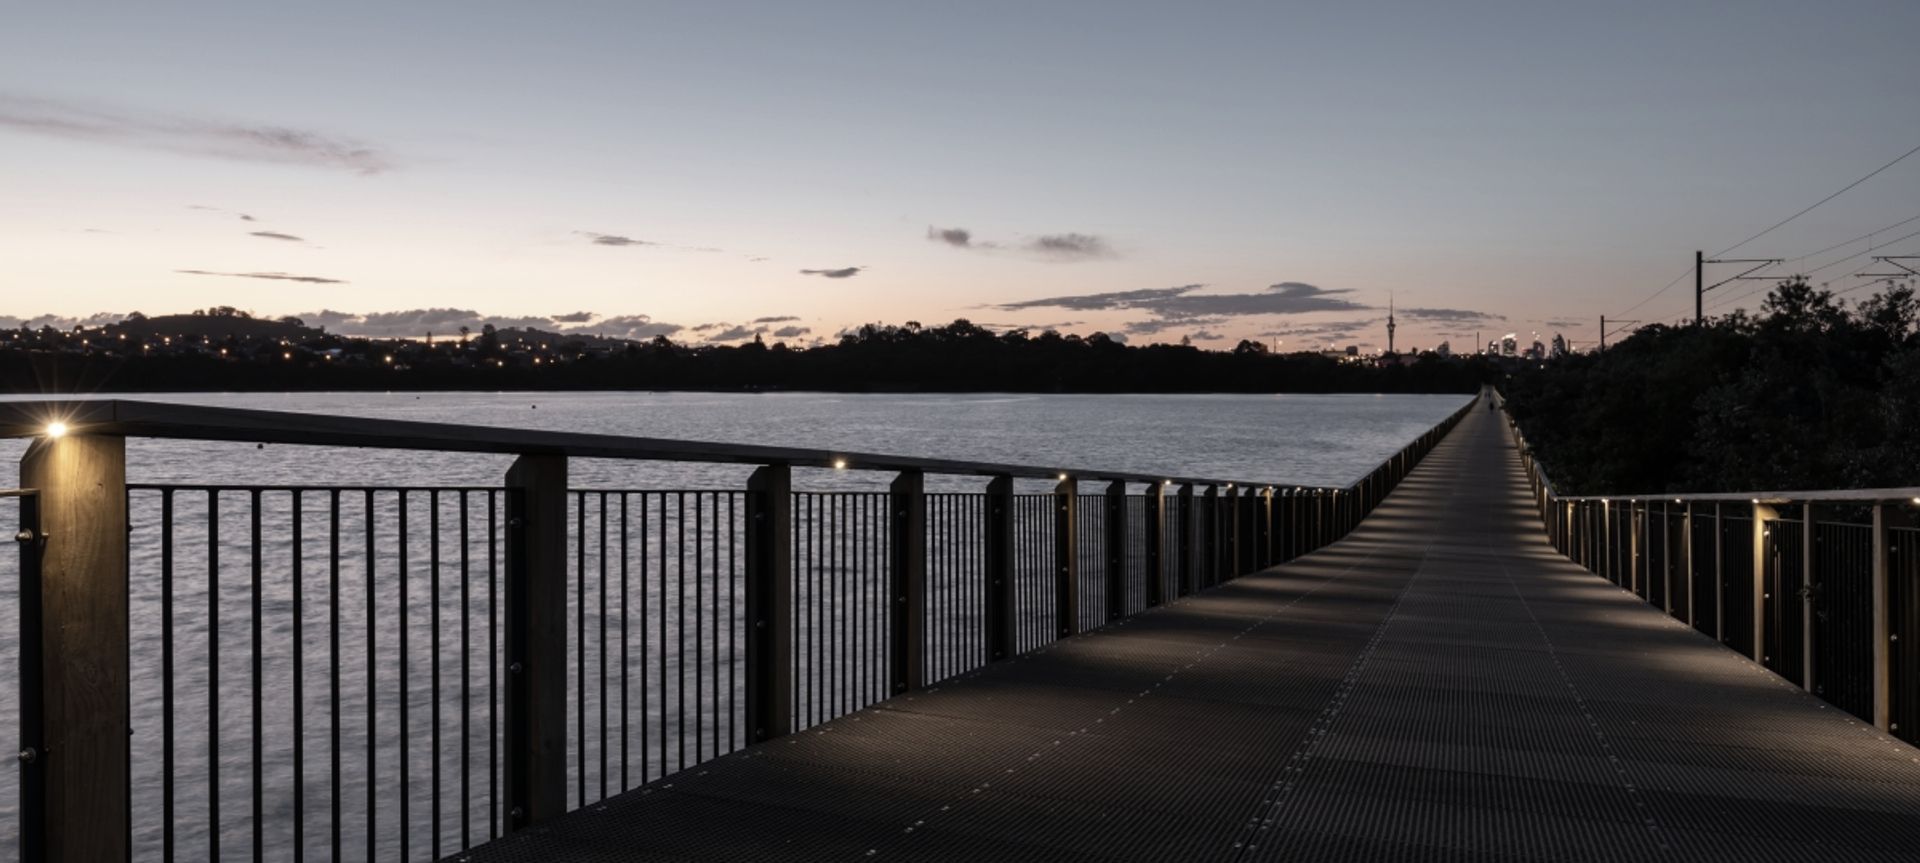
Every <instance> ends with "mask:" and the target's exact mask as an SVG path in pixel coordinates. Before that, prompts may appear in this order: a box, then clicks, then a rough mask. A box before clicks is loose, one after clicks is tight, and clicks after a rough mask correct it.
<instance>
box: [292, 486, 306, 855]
mask: <svg viewBox="0 0 1920 863" xmlns="http://www.w3.org/2000/svg"><path fill="white" fill-rule="evenodd" d="M291 496H292V499H293V500H292V505H293V509H292V513H291V518H292V519H293V537H292V542H293V560H292V561H291V563H292V573H291V575H292V579H291V588H292V590H293V711H292V713H293V716H292V717H291V718H292V720H293V859H294V863H300V861H302V860H305V859H306V857H307V841H306V836H307V770H306V763H307V762H306V749H307V732H306V713H307V710H306V707H307V702H306V678H307V666H306V662H305V654H306V644H305V639H306V620H305V613H304V611H303V610H302V600H303V599H304V597H303V596H302V595H301V594H302V593H303V592H304V587H305V585H303V584H302V582H304V581H305V580H306V575H305V572H304V570H305V566H304V564H305V562H306V560H305V558H306V547H305V543H304V542H303V541H302V539H301V536H302V531H301V527H302V526H301V524H300V520H301V499H300V498H301V493H300V491H299V490H298V489H295V490H293V492H292V493H291Z"/></svg>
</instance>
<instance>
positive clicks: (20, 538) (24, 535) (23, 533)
mask: <svg viewBox="0 0 1920 863" xmlns="http://www.w3.org/2000/svg"><path fill="white" fill-rule="evenodd" d="M13 541H14V542H32V541H33V529H32V528H21V529H20V532H19V533H16V534H14V535H13Z"/></svg>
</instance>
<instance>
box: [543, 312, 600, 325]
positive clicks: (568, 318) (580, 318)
mask: <svg viewBox="0 0 1920 863" xmlns="http://www.w3.org/2000/svg"><path fill="white" fill-rule="evenodd" d="M553 320H554V322H555V323H561V324H584V323H586V322H587V321H591V320H593V313H592V312H568V313H566V314H564V315H554V316H553Z"/></svg>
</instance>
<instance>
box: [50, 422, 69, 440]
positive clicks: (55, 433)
mask: <svg viewBox="0 0 1920 863" xmlns="http://www.w3.org/2000/svg"><path fill="white" fill-rule="evenodd" d="M66 434H67V424H66V423H63V422H60V421H59V420H55V421H53V422H50V423H47V437H50V438H56V437H65V436H66Z"/></svg>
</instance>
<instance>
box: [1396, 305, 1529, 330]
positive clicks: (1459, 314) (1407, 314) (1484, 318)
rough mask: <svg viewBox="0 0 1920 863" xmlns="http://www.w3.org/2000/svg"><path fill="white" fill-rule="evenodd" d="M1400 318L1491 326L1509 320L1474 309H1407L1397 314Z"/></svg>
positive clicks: (1503, 316)
mask: <svg viewBox="0 0 1920 863" xmlns="http://www.w3.org/2000/svg"><path fill="white" fill-rule="evenodd" d="M1395 314H1396V315H1397V316H1398V317H1402V318H1408V319H1411V320H1416V321H1432V322H1434V323H1441V324H1453V325H1456V326H1458V325H1461V324H1491V323H1494V322H1497V321H1504V320H1506V319H1507V316H1506V315H1496V314H1494V313H1492V312H1476V311H1474V310H1472V309H1422V308H1406V309H1400V310H1398V311H1397V312H1396V313H1395Z"/></svg>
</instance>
